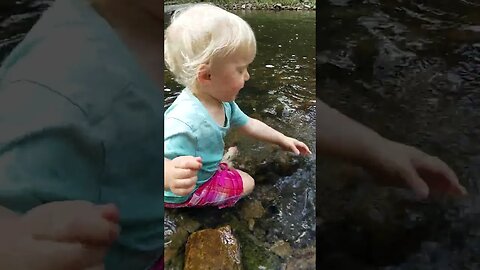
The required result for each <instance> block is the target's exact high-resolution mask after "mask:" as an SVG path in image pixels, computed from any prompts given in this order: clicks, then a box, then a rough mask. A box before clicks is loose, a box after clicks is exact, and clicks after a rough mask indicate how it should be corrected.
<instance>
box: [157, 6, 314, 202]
mask: <svg viewBox="0 0 480 270" xmlns="http://www.w3.org/2000/svg"><path fill="white" fill-rule="evenodd" d="M164 50H165V62H166V65H167V67H168V69H169V70H170V71H171V72H172V73H173V75H174V76H175V79H176V80H177V81H178V82H179V83H180V84H182V85H183V86H185V89H184V90H183V91H182V93H181V94H180V95H179V96H178V97H177V98H176V100H175V101H174V102H173V104H172V105H171V106H170V107H169V108H168V109H167V110H166V112H165V115H164V120H165V135H164V151H165V192H164V201H165V207H167V208H178V207H201V206H217V207H219V208H223V207H229V206H233V205H234V204H235V203H236V202H237V201H238V200H239V199H240V198H241V197H243V196H245V195H247V194H249V193H250V192H252V190H253V188H254V180H253V178H252V177H251V176H250V175H249V174H247V173H246V172H243V171H241V170H238V169H234V168H232V167H231V166H230V165H229V164H228V163H227V162H224V161H225V160H222V156H223V151H224V148H225V143H224V137H225V135H226V133H227V131H228V130H229V129H231V128H234V127H236V128H238V129H239V130H240V131H241V132H242V133H243V134H245V135H248V136H251V137H254V138H256V139H259V140H262V141H265V142H269V143H274V144H277V145H279V146H281V147H282V148H283V149H285V150H289V151H292V152H293V153H295V154H302V155H307V154H311V152H310V150H309V148H308V147H307V146H306V145H305V144H304V143H303V142H300V141H298V140H296V139H294V138H290V137H287V136H285V135H283V134H282V133H280V132H278V131H276V130H275V129H273V128H271V127H269V126H268V125H266V124H265V123H263V122H261V121H259V120H257V119H253V118H250V117H248V116H247V115H246V114H245V113H243V112H242V110H241V109H240V108H239V107H238V106H237V104H236V103H235V99H236V97H237V95H238V93H239V91H240V90H241V89H242V88H243V86H244V83H245V81H247V80H248V79H249V78H250V75H249V73H248V65H249V64H250V63H252V61H253V59H254V57H255V54H256V41H255V35H254V33H253V31H252V29H251V28H250V26H249V25H248V24H247V22H245V21H244V20H243V19H241V18H240V17H238V16H237V15H234V14H233V13H230V12H227V11H225V10H223V9H221V8H219V7H216V6H214V5H211V4H195V5H192V6H190V7H188V8H186V9H184V10H182V11H180V12H177V13H176V14H174V16H173V17H172V22H171V24H170V26H169V27H168V28H167V29H166V30H165V47H164ZM230 150H232V149H230ZM230 152H231V151H230Z"/></svg>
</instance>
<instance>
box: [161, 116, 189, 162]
mask: <svg viewBox="0 0 480 270" xmlns="http://www.w3.org/2000/svg"><path fill="white" fill-rule="evenodd" d="M163 143H164V154H165V157H166V158H168V159H174V158H176V157H179V156H196V155H197V139H196V136H195V134H194V132H193V130H192V128H191V127H190V126H189V125H187V124H186V123H184V122H183V121H181V120H179V119H177V118H172V117H168V118H165V124H164V142H163Z"/></svg>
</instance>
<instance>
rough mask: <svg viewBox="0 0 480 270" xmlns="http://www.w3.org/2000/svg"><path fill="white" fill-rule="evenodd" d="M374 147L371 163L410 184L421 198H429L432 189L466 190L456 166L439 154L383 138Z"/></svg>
mask: <svg viewBox="0 0 480 270" xmlns="http://www.w3.org/2000/svg"><path fill="white" fill-rule="evenodd" d="M374 148H375V149H372V153H373V155H372V156H373V158H372V160H371V161H370V164H368V166H369V167H370V168H371V169H372V170H373V171H374V172H376V173H378V174H379V175H380V176H385V178H387V179H389V180H390V182H391V183H392V184H400V185H401V186H407V187H409V188H411V189H412V190H413V191H414V192H415V193H416V194H417V196H418V197H419V198H422V199H424V198H427V197H428V195H429V194H430V192H431V191H435V192H441V193H447V194H451V195H466V194H467V191H466V189H465V188H464V187H463V186H462V185H461V184H460V183H459V181H458V178H457V176H456V174H455V173H454V172H453V170H452V169H451V168H450V167H448V165H447V164H445V162H443V161H442V160H440V159H439V158H437V157H433V156H430V155H428V154H426V153H424V152H422V151H420V150H419V149H417V148H415V147H412V146H407V145H404V144H401V143H397V142H393V141H389V140H383V141H381V143H380V144H378V145H376V146H375V147H374Z"/></svg>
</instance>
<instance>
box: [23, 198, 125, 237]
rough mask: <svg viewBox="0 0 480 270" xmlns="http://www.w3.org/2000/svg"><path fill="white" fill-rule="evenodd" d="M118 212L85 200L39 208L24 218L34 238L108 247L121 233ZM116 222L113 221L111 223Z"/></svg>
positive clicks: (110, 207) (111, 206) (109, 206)
mask: <svg viewBox="0 0 480 270" xmlns="http://www.w3.org/2000/svg"><path fill="white" fill-rule="evenodd" d="M118 215H119V213H118V209H116V207H115V206H113V205H107V206H95V205H93V204H91V203H87V202H82V201H70V202H57V203H50V204H45V205H42V206H39V207H38V208H36V209H34V210H33V211H30V212H28V213H27V214H25V215H24V216H23V217H22V221H23V224H24V225H25V226H26V227H27V228H29V230H30V231H31V233H32V235H33V237H34V238H35V239H42V240H52V241H60V242H82V243H91V244H95V245H109V244H110V243H112V242H113V241H114V240H115V239H116V238H117V237H118V234H119V232H120V228H119V226H118V225H117V224H116V222H114V221H115V220H118ZM112 221H113V222H112Z"/></svg>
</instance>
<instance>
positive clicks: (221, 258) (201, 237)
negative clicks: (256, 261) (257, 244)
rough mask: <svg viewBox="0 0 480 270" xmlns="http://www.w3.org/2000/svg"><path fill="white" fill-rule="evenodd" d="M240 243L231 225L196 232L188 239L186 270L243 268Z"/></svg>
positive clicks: (235, 269)
mask: <svg viewBox="0 0 480 270" xmlns="http://www.w3.org/2000/svg"><path fill="white" fill-rule="evenodd" d="M240 258H241V257H240V245H239V242H238V241H237V239H236V238H235V236H234V235H233V233H232V230H231V228H230V226H228V225H227V226H224V227H220V228H218V229H205V230H201V231H198V232H194V233H193V234H192V235H190V237H189V238H188V241H187V247H186V250H185V268H184V270H207V269H208V270H241V269H242V264H241V261H240Z"/></svg>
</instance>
